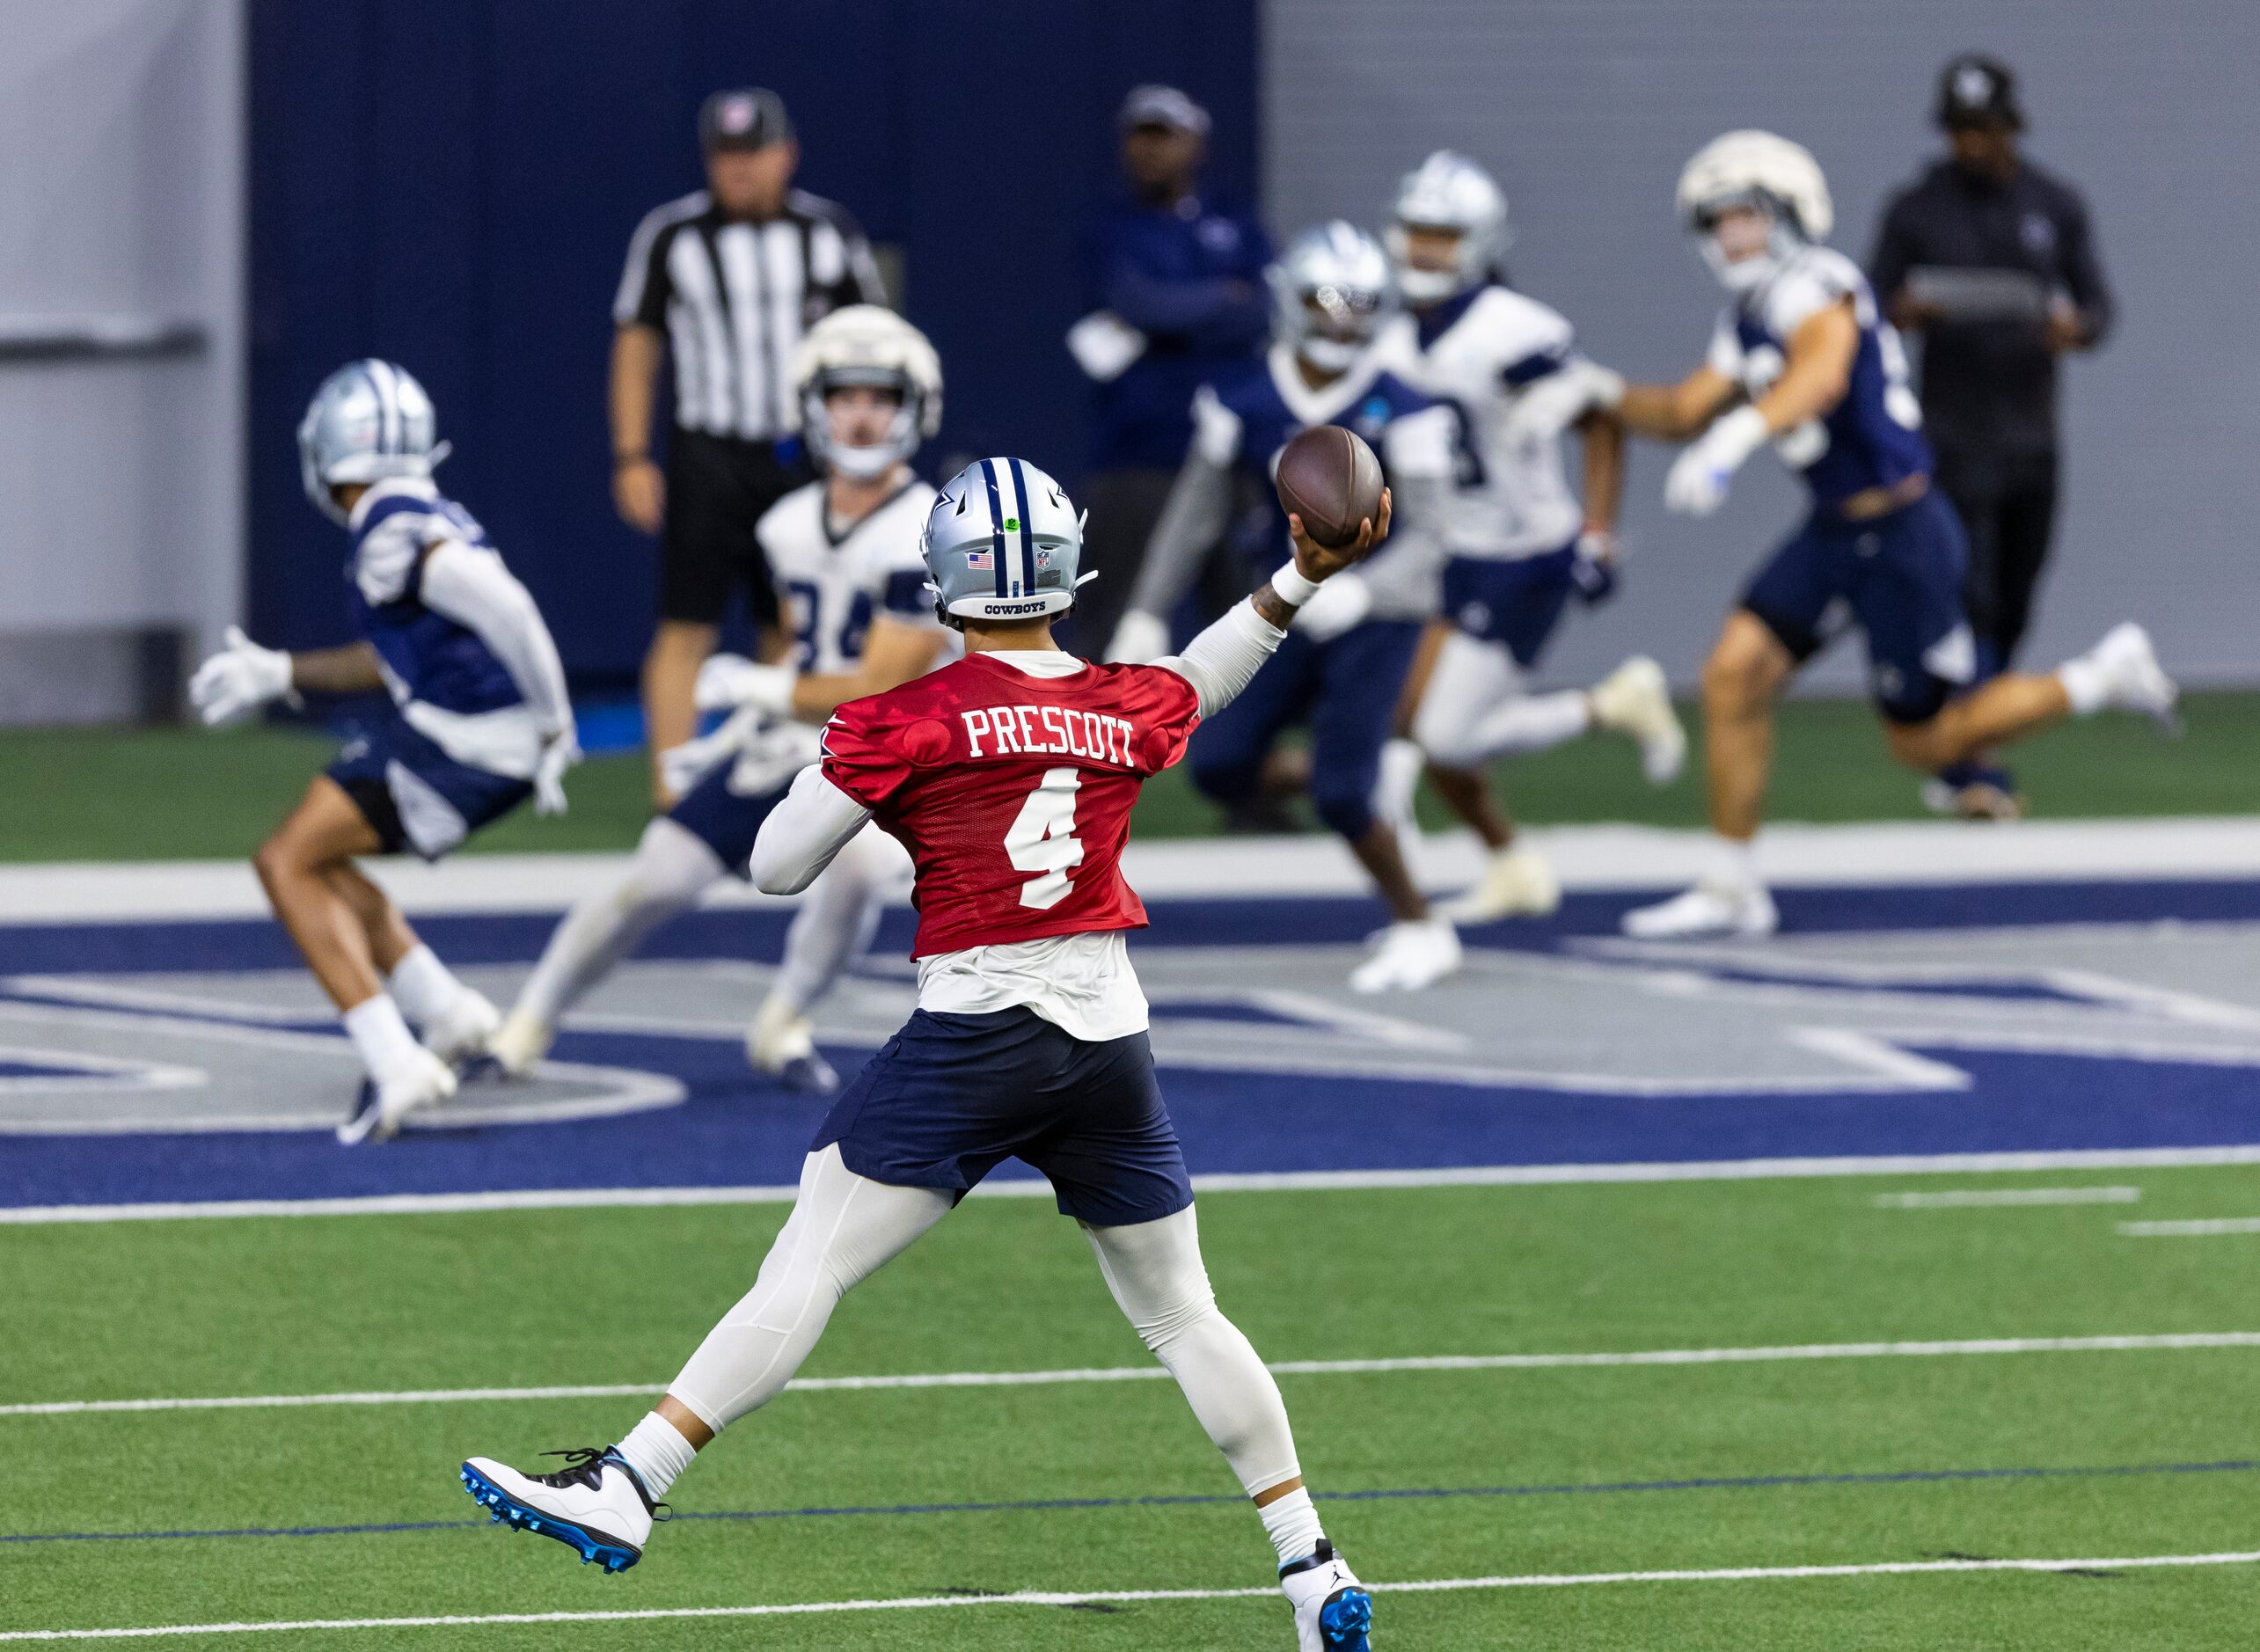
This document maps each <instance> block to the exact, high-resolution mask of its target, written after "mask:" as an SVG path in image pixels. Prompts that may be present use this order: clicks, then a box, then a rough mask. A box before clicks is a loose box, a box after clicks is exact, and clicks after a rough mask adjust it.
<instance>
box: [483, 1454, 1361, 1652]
mask: <svg viewBox="0 0 2260 1652" xmlns="http://www.w3.org/2000/svg"><path fill="white" fill-rule="evenodd" d="M461 1479H462V1480H463V1488H464V1490H465V1491H467V1492H469V1493H470V1494H471V1495H472V1498H473V1499H474V1500H475V1501H476V1502H478V1503H479V1506H480V1507H481V1508H483V1509H486V1511H487V1517H488V1518H489V1519H491V1520H496V1521H500V1522H501V1524H504V1525H507V1526H508V1527H510V1528H511V1530H513V1531H530V1532H532V1533H533V1534H534V1535H535V1536H536V1537H544V1538H553V1539H556V1540H557V1541H558V1542H560V1543H563V1544H566V1545H568V1546H570V1547H572V1548H573V1549H574V1550H575V1551H576V1552H577V1553H579V1554H580V1556H581V1564H582V1565H583V1566H586V1565H588V1564H589V1562H590V1561H596V1562H597V1563H599V1564H600V1565H602V1566H603V1568H604V1569H605V1571H607V1572H625V1571H626V1570H627V1569H628V1568H629V1567H631V1566H633V1565H634V1564H635V1563H636V1561H638V1560H640V1559H641V1558H642V1552H641V1551H640V1550H638V1549H633V1548H630V1547H629V1546H627V1545H625V1544H624V1543H621V1542H618V1540H616V1539H611V1538H608V1537H606V1536H604V1535H603V1534H602V1533H601V1532H596V1531H589V1530H588V1529H587V1528H586V1527H583V1526H578V1525H575V1524H573V1522H571V1521H569V1520H560V1519H559V1518H557V1517H555V1516H554V1515H546V1514H544V1513H542V1512H541V1511H540V1510H539V1509H529V1508H527V1507H526V1506H525V1505H524V1504H523V1503H522V1502H518V1501H517V1500H516V1498H514V1497H512V1496H511V1495H509V1494H508V1493H507V1492H505V1491H504V1490H503V1489H502V1488H501V1487H500V1486H497V1485H496V1484H495V1483H494V1481H493V1480H489V1479H487V1478H486V1475H484V1474H482V1473H479V1471H478V1470H477V1469H475V1468H473V1467H472V1466H471V1465H470V1464H468V1463H465V1464H464V1466H463V1471H462V1474H461ZM1360 1644H1363V1642H1362V1641H1361V1643H1360Z"/></svg>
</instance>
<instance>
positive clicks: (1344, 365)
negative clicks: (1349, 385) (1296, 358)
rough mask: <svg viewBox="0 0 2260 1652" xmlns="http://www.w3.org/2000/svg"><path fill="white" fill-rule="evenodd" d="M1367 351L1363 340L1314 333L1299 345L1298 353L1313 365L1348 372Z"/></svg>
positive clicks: (1318, 367) (1331, 370)
mask: <svg viewBox="0 0 2260 1652" xmlns="http://www.w3.org/2000/svg"><path fill="white" fill-rule="evenodd" d="M1364 353H1365V345H1364V341H1363V340H1358V341H1356V342H1353V341H1351V340H1348V339H1329V338H1327V337H1325V336H1324V335H1323V334H1320V333H1312V334H1311V335H1310V336H1309V337H1307V338H1306V339H1305V340H1303V342H1302V343H1301V345H1300V346H1298V354H1299V355H1301V356H1302V358H1303V359H1304V360H1305V361H1306V362H1309V363H1310V364H1311V365H1312V366H1313V367H1315V368H1317V369H1320V371H1321V372H1327V373H1347V372H1348V371H1349V369H1351V368H1353V367H1355V366H1357V358H1358V357H1359V356H1360V355H1364Z"/></svg>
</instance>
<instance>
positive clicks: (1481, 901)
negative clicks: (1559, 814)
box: [1438, 845, 1562, 924]
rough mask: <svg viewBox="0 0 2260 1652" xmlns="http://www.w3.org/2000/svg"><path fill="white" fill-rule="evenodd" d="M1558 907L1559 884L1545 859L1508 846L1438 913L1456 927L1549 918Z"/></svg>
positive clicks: (1494, 856)
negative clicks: (1462, 892)
mask: <svg viewBox="0 0 2260 1652" xmlns="http://www.w3.org/2000/svg"><path fill="white" fill-rule="evenodd" d="M1561 905H1562V883H1561V881H1560V880H1559V879H1557V878H1556V877H1555V876H1554V868H1553V867H1552V866H1548V865H1547V863H1546V857H1545V856H1543V855H1541V854H1540V853H1539V852H1537V851H1536V850H1534V849H1517V848H1514V847H1512V846H1511V845H1510V846H1509V847H1508V848H1505V849H1502V850H1499V851H1497V852H1495V853H1494V854H1493V855H1492V856H1491V859H1490V861H1489V862H1488V864H1487V865H1486V866H1484V868H1483V875H1482V876H1481V877H1480V878H1478V879H1476V880H1475V881H1474V884H1473V885H1472V886H1471V887H1470V888H1468V889H1467V890H1466V893H1464V894H1462V895H1460V896H1459V898H1458V899H1457V900H1453V901H1448V902H1446V903H1444V905H1443V906H1442V907H1440V908H1439V909H1438V910H1440V911H1442V912H1443V913H1444V916H1445V917H1449V918H1451V919H1452V921H1453V922H1454V923H1459V924H1488V923H1489V922H1490V921H1491V920H1492V919H1494V918H1499V917H1552V916H1553V915H1554V912H1555V911H1556V910H1558V909H1559V908H1560V907H1561Z"/></svg>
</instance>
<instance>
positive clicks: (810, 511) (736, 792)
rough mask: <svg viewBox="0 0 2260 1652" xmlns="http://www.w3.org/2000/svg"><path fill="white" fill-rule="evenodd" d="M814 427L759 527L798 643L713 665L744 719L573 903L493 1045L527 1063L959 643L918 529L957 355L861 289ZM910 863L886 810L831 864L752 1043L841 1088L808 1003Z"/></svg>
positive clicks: (517, 1065)
mask: <svg viewBox="0 0 2260 1652" xmlns="http://www.w3.org/2000/svg"><path fill="white" fill-rule="evenodd" d="M794 383H795V386H796V389H797V391H798V393H799V395H800V398H801V429H802V433H803V435H804V436H805V439H806V440H807V442H808V450H809V453H810V455H811V457H813V458H814V459H815V460H816V464H817V466H818V468H819V469H820V470H821V471H823V476H822V478H821V479H819V480H817V481H814V482H811V483H809V484H808V485H807V486H804V487H801V488H797V489H795V490H794V492H792V493H787V494H786V496H785V497H784V498H783V499H781V500H779V501H777V503H776V504H775V505H773V506H772V507H771V508H770V509H769V510H768V511H767V513H766V514H764V515H763V516H762V518H761V520H760V522H759V523H757V524H756V525H755V528H754V537H755V539H756V541H757V543H758V544H759V545H760V546H761V549H762V552H763V554H764V556H765V557H766V558H767V559H768V563H769V571H770V576H771V578H772V580H773V581H775V584H776V587H777V589H778V591H779V593H780V594H781V595H782V596H784V597H785V599H786V603H787V605H788V610H789V613H790V616H791V621H792V624H793V627H794V637H795V641H794V648H793V651H792V654H791V655H790V656H789V657H788V658H787V659H786V660H785V661H783V662H779V663H776V664H769V665H760V664H756V663H755V662H752V661H750V660H743V659H739V658H737V657H736V656H735V655H728V654H717V655H716V656H714V657H713V659H711V660H709V661H707V662H706V666H705V667H704V668H703V669H701V670H700V672H699V674H698V703H699V705H700V706H701V708H702V709H706V710H710V711H711V710H717V709H722V708H725V707H728V708H730V709H731V710H732V712H733V714H732V716H731V717H730V719H729V720H728V722H726V723H724V724H723V725H722V727H720V728H718V729H716V730H715V731H714V732H713V734H711V735H706V737H705V738H703V739H700V740H696V741H693V742H691V744H690V745H688V746H684V747H680V748H678V749H677V750H676V751H675V752H673V753H670V754H669V755H668V756H667V757H664V758H662V762H664V763H665V764H666V765H667V780H668V786H669V789H670V790H671V791H672V792H673V793H675V794H676V796H677V798H679V799H680V801H678V802H677V804H676V805H675V807H674V808H671V809H669V810H668V812H667V813H666V814H664V815H659V816H657V817H656V818H655V819H654V820H653V821H652V822H651V823H650V824H649V825H648V826H647V827H645V828H644V833H643V839H642V842H641V843H640V844H638V845H637V848H636V855H635V859H634V861H633V863H632V864H631V865H630V866H629V867H628V871H627V875H626V876H625V878H623V879H622V880H621V881H620V882H619V883H618V884H616V885H614V886H613V887H611V888H607V889H603V890H600V891H598V892H596V893H595V894H592V895H589V896H588V897H587V898H585V899H583V900H582V901H581V903H579V904H578V905H576V906H575V907H574V909H573V910H572V911H570V912H568V913H567V915H566V917H565V920H564V921H563V922H562V923H560V925H558V928H557V932H556V933H555V934H554V935H553V936H552V937H551V938H550V943H549V946H548V947H546V948H545V950H544V951H543V953H542V956H541V961H540V962H539V963H538V964H537V965H536V966H535V967H534V972H533V974H532V975H531V976H530V977H528V979H527V981H526V984H525V986H524V988H523V990H521V991H520V993H519V995H518V1001H517V1003H516V1005H514V1006H513V1007H512V1009H511V1011H510V1015H509V1019H508V1020H507V1021H506V1022H504V1023H503V1025H502V1027H501V1031H500V1032H499V1033H498V1034H496V1035H495V1037H494V1041H493V1042H492V1043H491V1044H490V1045H489V1046H488V1049H489V1053H491V1054H492V1055H493V1056H494V1057H495V1059H496V1060H497V1061H498V1062H500V1063H501V1065H502V1067H503V1068H504V1070H505V1071H509V1072H512V1073H524V1072H526V1071H530V1070H531V1069H532V1067H533V1065H534V1064H536V1063H537V1062H538V1061H539V1060H540V1059H541V1057H542V1056H544V1055H545V1054H546V1053H547V1051H548V1049H549V1047H550V1045H551V1043H552V1042H553V1041H554V1040H555V1039H556V1036H557V1024H558V1021H559V1020H560V1018H561V1017H562V1016H563V1015H564V1014H565V1012H567V1010H569V1009H571V1008H572V1007H573V1005H574V1004H576V1003H577V1002H579V1001H580V999H581V997H582V996H583V995H584V994H586V993H587V992H588V991H589V989H590V988H592V987H594V986H595V985H596V983H597V982H599V981H601V980H602V979H603V977H604V976H605V975H606V974H608V973H609V972H610V971H611V969H612V968H613V967H614V966H615V965H616V964H618V962H619V961H620V960H622V959H623V958H625V957H626V956H627V955H628V954H630V953H631V952H633V951H634V950H635V948H636V946H637V945H638V943H640V941H641V940H642V939H643V938H644V937H645V936H647V935H648V934H649V933H650V932H652V931H653V930H655V929H656V928H657V927H658V926H659V925H662V924H663V923H665V922H666V921H667V920H668V919H669V918H671V917H676V916H677V914H679V913H682V912H685V911H688V910H690V909H691V907H693V906H695V905H697V904H698V899H699V897H700V896H701V895H704V894H705V893H706V891H707V890H708V889H709V888H713V886H714V885H715V884H717V883H719V882H720V881H722V880H723V879H724V878H725V877H739V878H743V877H745V876H747V875H748V874H747V869H746V858H747V857H748V856H749V855H750V854H751V853H752V852H753V841H754V837H755V835H756V834H757V833H758V832H759V831H760V830H761V822H763V821H764V820H766V819H767V818H768V816H769V811H770V810H771V809H772V808H775V807H776V806H777V803H778V800H779V799H781V798H782V797H783V796H784V795H785V792H786V787H787V786H790V785H791V784H792V780H793V777H794V775H795V774H798V773H799V772H800V771H801V770H802V769H803V768H805V767H807V766H808V764H811V763H814V762H815V761H816V757H817V755H818V753H817V739H818V735H817V731H816V725H817V724H819V723H822V722H823V720H824V719H826V718H827V717H829V716H830V715H831V713H832V712H833V710H834V709H835V708H836V707H837V706H838V705H841V704H843V703H844V702H845V701H848V700H852V699H859V698H862V697H863V696H865V695H867V694H876V693H879V692H881V691H884V690H887V689H890V688H893V687H895V686H896V684H897V683H907V682H909V681H910V680H911V678H913V677H916V676H922V675H924V674H925V672H926V671H928V670H929V669H932V668H933V666H934V664H935V663H936V662H939V661H940V659H941V657H942V656H943V655H944V654H946V653H947V652H948V651H949V649H950V647H951V646H952V640H951V638H950V635H949V633H948V632H947V631H945V630H944V629H943V628H942V627H941V626H940V625H939V624H937V623H936V622H935V619H934V615H933V603H932V602H931V601H930V600H929V598H928V597H927V596H926V589H925V581H926V573H925V563H924V562H923V561H922V560H921V559H920V558H919V555H918V536H919V531H920V530H921V529H922V528H923V526H924V525H925V519H926V508H927V507H928V506H929V505H931V504H932V503H933V496H934V491H933V488H931V487H929V486H927V485H926V484H925V483H924V482H921V481H919V480H918V479H917V477H915V476H914V475H912V474H911V468H910V464H909V459H910V457H911V455H912V454H913V453H915V452H917V451H918V447H919V445H920V444H921V443H922V442H925V440H926V439H927V438H928V437H930V436H932V435H933V433H934V432H935V431H936V430H937V429H939V428H940V424H941V362H940V358H939V357H938V356H936V355H935V354H934V351H933V345H931V344H930V343H928V342H927V341H926V337H925V334H924V333H920V332H919V331H918V329H917V328H916V327H914V326H912V325H911V324H910V323H909V322H907V321H905V320H903V318H901V317H899V316H897V315H896V314H895V313H894V312H893V311H889V310H882V309H881V308H879V307H878V306H877V305H875V304H854V305H851V306H849V307H848V308H846V309H844V310H837V311H833V312H832V313H831V314H830V315H829V316H827V317H825V318H824V319H823V320H822V321H820V322H818V323H817V324H816V325H815V326H814V327H812V328H810V329H809V331H808V336H807V337H806V338H804V339H803V340H801V344H800V347H799V348H798V350H797V351H796V352H795V356H794ZM909 873H910V865H909V862H908V861H906V860H905V859H903V851H902V848H901V846H900V845H899V844H896V842H895V840H894V839H893V838H891V837H888V836H887V835H886V833H884V832H882V831H880V830H877V829H876V828H875V827H874V829H873V830H869V831H867V832H865V833H864V834H863V835H862V836H861V837H859V838H858V839H857V840H856V841H855V842H854V843H852V844H849V845H848V846H847V847H846V849H845V850H844V851H843V852H841V854H840V855H839V857H838V858H837V859H836V860H834V861H833V862H832V865H831V866H830V869H829V870H828V871H827V872H826V873H825V874H824V875H823V877H822V878H820V879H819V880H817V881H816V887H815V888H812V889H811V890H810V891H809V892H808V899H807V900H806V901H805V902H803V903H801V910H799V911H798V912H796V913H794V917H793V925H792V927H791V928H790V929H789V930H788V931H787V932H786V937H785V960H784V964H783V967H782V968H781V969H779V972H778V976H777V980H776V983H775V984H774V985H773V986H772V988H771V990H770V992H769V996H768V997H767V998H764V1000H763V1002H762V1005H761V1007H760V1009H759V1010H758V1011H757V1012H756V1013H755V1015H754V1018H753V1025H752V1027H751V1028H750V1031H749V1032H748V1033H747V1034H746V1055H747V1057H748V1059H749V1060H750V1061H751V1062H752V1064H753V1065H754V1066H755V1067H756V1068H757V1070H758V1071H762V1072H765V1073H768V1074H770V1075H772V1076H773V1077H775V1078H779V1079H780V1080H781V1081H783V1082H784V1083H785V1084H786V1085H787V1086H789V1087H791V1088H794V1089H799V1090H807V1091H813V1092H815V1093H819V1094H823V1093H830V1092H831V1091H834V1090H837V1088H838V1087H839V1078H838V1075H837V1074H836V1073H835V1072H834V1071H832V1069H831V1065H830V1063H829V1062H827V1061H825V1059H824V1058H823V1055H822V1054H821V1053H819V1052H818V1050H817V1049H816V1030H815V1024H814V1023H813V1021H811V1020H810V1019H809V1014H808V1012H809V1011H810V1009H811V1008H812V1007H814V1005H816V1003H817V1002H818V1001H819V1000H820V999H822V998H823V995H824V994H825V993H826V992H828V991H829V990H830V989H831V987H832V986H833V984H834V983H836V982H837V980H838V979H839V977H840V976H841V975H842V974H843V973H845V970H846V969H847V967H848V965H849V964H850V963H851V962H852V961H854V959H855V957H856V955H857V954H859V953H860V952H861V951H862V950H863V948H864V947H866V946H867V944H868V943H869V941H870V939H871V933H872V931H873V930H874V928H875V927H876V926H877V925H878V922H879V915H880V910H881V906H882V905H883V904H884V902H885V898H886V896H887V894H888V892H889V889H890V888H899V887H901V886H902V885H903V884H905V883H907V881H908V879H909Z"/></svg>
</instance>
